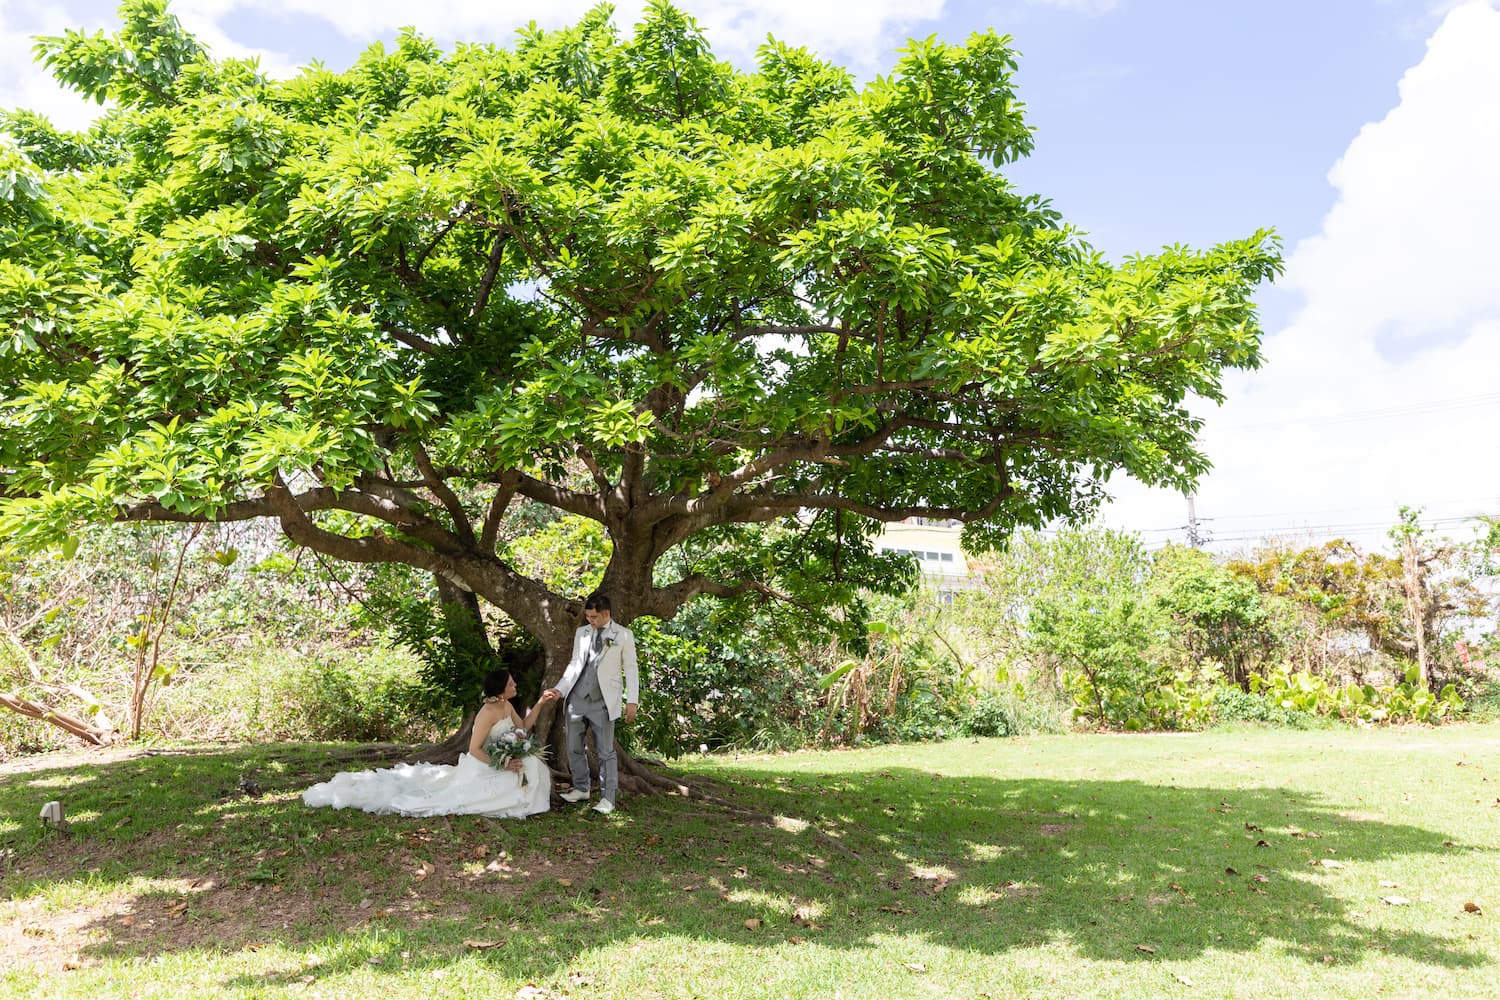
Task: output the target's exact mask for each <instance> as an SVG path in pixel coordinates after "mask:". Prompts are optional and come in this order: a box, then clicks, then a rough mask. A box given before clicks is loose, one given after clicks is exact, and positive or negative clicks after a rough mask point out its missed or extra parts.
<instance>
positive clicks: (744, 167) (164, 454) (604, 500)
mask: <svg viewBox="0 0 1500 1000" xmlns="http://www.w3.org/2000/svg"><path fill="white" fill-rule="evenodd" d="M121 19H122V27H121V30H120V31H119V32H118V34H115V35H104V34H97V35H85V34H80V33H71V32H70V33H68V34H65V35H63V36H60V37H55V38H46V39H42V40H41V41H40V42H39V46H38V49H39V53H40V56H41V58H42V59H43V60H44V61H45V62H46V63H47V64H48V65H50V66H51V68H52V69H53V71H54V73H55V74H56V75H57V77H58V78H59V79H60V80H62V81H64V82H65V83H67V84H68V85H70V86H72V87H73V88H75V89H77V90H79V91H81V92H82V93H84V94H86V95H89V96H91V97H95V98H97V99H99V100H100V101H101V102H108V110H107V111H106V112H105V114H104V115H103V117H102V118H101V119H100V121H99V122H98V123H97V124H96V125H95V126H93V127H92V129H91V130H90V131H89V132H88V133H86V134H64V133H60V132H58V131H56V130H54V129H53V128H52V127H51V126H50V125H49V124H48V123H47V122H46V121H45V120H43V119H41V118H39V117H37V116H35V115H32V114H29V113H24V112H17V113H13V114H11V115H9V116H8V117H7V118H6V121H5V124H6V131H7V132H8V134H9V135H10V137H11V140H12V141H11V142H10V143H9V144H7V145H5V146H4V147H3V149H0V159H3V162H0V394H3V396H0V529H3V532H4V535H5V537H6V538H8V539H11V540H16V541H21V542H23V543H26V544H48V543H52V542H56V541H58V540H60V539H63V538H65V537H66V536H67V535H68V534H69V533H71V532H75V531H77V530H79V526H81V525H84V524H87V523H90V522H101V521H109V520H140V521H227V520H235V519H246V518H271V519H275V520H276V521H277V522H279V524H280V526H281V528H282V530H283V531H284V532H285V534H286V536H287V537H288V538H290V539H291V540H292V541H294V542H296V543H297V544H300V545H303V546H308V547H311V548H313V549H316V550H318V551H319V552H322V553H324V554H326V555H327V556H331V557H334V558H337V559H344V560H353V561H358V562H392V563H404V564H407V565H409V566H413V567H417V568H419V569H421V570H425V571H428V572H430V573H433V574H436V575H437V576H438V577H439V578H441V579H443V580H446V581H449V582H450V583H451V584H453V585H454V586H456V587H457V588H458V589H459V590H460V591H463V592H468V593H472V594H475V595H478V596H479V597H480V598H482V599H483V600H484V601H487V602H490V603H491V604H493V605H496V606H498V607H499V608H501V609H502V610H503V611H504V613H505V614H506V615H508V616H509V617H510V618H512V619H513V620H515V621H516V622H517V623H519V625H520V626H522V627H523V628H524V629H525V630H526V631H528V632H529V633H531V634H532V635H533V636H535V637H537V638H538V639H539V640H540V641H541V642H542V643H543V644H544V645H545V647H546V649H547V651H548V654H549V666H548V670H549V673H550V674H551V675H552V676H556V673H557V672H558V671H559V670H560V669H561V668H562V666H563V661H564V659H565V657H566V652H567V649H568V641H569V635H570V633H571V631H572V629H573V628H574V626H575V625H576V624H577V612H578V602H577V595H576V594H570V593H567V592H565V591H564V590H559V589H558V588H556V587H554V586H551V585H549V584H548V583H547V582H546V581H544V580H542V579H538V578H537V577H536V576H535V575H528V574H527V573H525V572H523V571H522V570H521V569H519V568H518V566H517V560H515V559H513V558H512V557H511V553H510V550H509V547H508V545H507V543H506V542H505V539H504V538H503V537H502V536H503V533H502V532H501V530H500V525H501V524H502V522H503V519H504V518H505V516H506V512H507V511H508V510H509V509H511V508H512V507H513V505H516V504H518V503H522V502H525V501H531V502H534V503H539V504H543V505H546V506H548V507H551V508H554V509H555V510H556V511H558V512H561V513H563V514H567V515H573V516H576V517H581V518H585V519H590V520H592V521H595V522H598V523H599V524H600V525H602V526H603V529H604V532H605V533H606V535H607V537H608V542H609V544H610V547H611V548H610V556H609V562H608V565H607V567H606V568H605V571H604V575H603V587H604V588H605V589H606V590H607V591H608V592H609V593H610V594H611V595H612V596H613V598H614V601H615V607H616V612H617V614H618V616H619V617H620V618H622V619H624V620H626V621H629V620H631V619H634V618H635V617H637V616H640V615H651V616H655V617H658V618H662V619H666V618H670V617H671V616H672V615H673V614H674V613H675V612H676V611H677V610H678V609H679V608H681V607H682V606H683V605H684V603H686V602H688V601H691V600H693V599H694V598H697V597H699V596H702V595H709V596H716V597H720V598H734V597H737V596H744V595H755V594H766V593H769V592H771V591H776V590H778V587H792V588H795V589H798V591H799V593H800V599H802V600H804V601H807V602H808V603H816V602H817V600H818V594H819V592H820V589H821V588H827V587H833V586H841V585H846V584H849V585H852V583H857V582H860V576H861V574H863V577H864V579H865V580H878V579H880V578H882V576H881V575H882V574H883V573H884V572H885V571H886V570H888V569H889V567H886V568H885V570H883V569H882V568H881V567H880V566H879V565H878V561H877V560H873V559H871V558H869V546H868V539H869V537H870V535H871V533H872V532H873V531H874V530H875V528H877V527H878V524H879V523H880V522H883V521H890V520H896V519H902V518H908V517H913V516H922V517H932V518H956V519H958V520H960V521H962V522H964V523H965V525H966V540H967V543H968V544H969V545H970V546H972V547H986V546H990V545H993V544H996V543H999V542H1001V541H1002V540H1004V539H1005V538H1006V537H1007V536H1008V534H1009V533H1010V532H1011V531H1012V530H1013V529H1015V528H1016V527H1017V526H1020V525H1039V524H1042V523H1044V522H1048V521H1052V520H1054V519H1080V518H1083V517H1086V516H1087V515H1089V514H1090V512H1092V511H1093V510H1094V509H1095V508H1096V506H1097V505H1098V503H1099V502H1100V500H1101V499H1102V498H1103V497H1104V488H1105V484H1106V481H1107V480H1108V479H1109V477H1110V476H1111V475H1114V474H1118V473H1123V474H1127V475H1130V476H1133V477H1135V478H1137V479H1140V480H1143V481H1145V482H1147V483H1153V484H1160V485H1168V486H1173V487H1178V488H1187V487H1189V486H1191V485H1192V484H1193V482H1194V481H1195V480H1196V479H1197V477H1198V476H1199V475H1200V474H1201V473H1202V472H1203V471H1204V470H1205V468H1206V465H1207V463H1206V461H1205V459H1204V456H1203V455H1202V453H1201V452H1200V450H1199V449H1198V447H1197V445H1196V443H1195V433H1196V431H1197V430H1198V426H1199V424H1198V421H1197V420H1196V419H1195V418H1194V417H1193V416H1192V415H1191V414H1190V412H1189V410H1188V409H1187V405H1186V404H1187V402H1188V400H1189V398H1190V397H1193V396H1197V397H1200V398H1203V399H1208V400H1219V399H1220V398H1221V385H1222V377H1223V374H1224V372H1225V371H1226V370H1227V369H1232V368H1253V367H1255V366H1256V365H1257V364H1258V363H1259V360H1260V355H1259V339H1260V330H1259V328H1258V326H1257V322H1256V313H1255V308H1254V305H1253V303H1252V300H1251V294H1252V291H1253V290H1254V288H1255V287H1256V285H1257V284H1258V283H1260V282H1261V281H1263V280H1265V279H1267V278H1268V277H1269V276H1272V275H1273V274H1275V273H1276V272H1277V270H1278V269H1279V267H1280V258H1279V255H1278V251H1277V246H1276V243H1275V240H1274V238H1273V237H1271V236H1270V235H1269V234H1267V233H1256V234H1254V235H1253V236H1251V237H1250V238H1248V239H1244V240H1240V241H1237V242H1231V243H1226V244H1224V245H1222V246H1219V247H1216V248H1214V249H1211V250H1193V249H1189V248H1186V247H1172V248H1168V249H1165V250H1163V251H1162V252H1161V253H1159V254H1156V255H1153V256H1140V257H1132V258H1129V259H1127V260H1126V261H1124V262H1123V263H1121V264H1112V263H1110V262H1108V261H1106V260H1105V259H1104V258H1103V257H1102V256H1101V255H1100V254H1098V253H1096V252H1095V251H1094V250H1093V249H1091V248H1090V247H1089V246H1088V245H1087V244H1086V243H1085V242H1083V240H1082V239H1081V238H1080V237H1079V235H1078V234H1077V233H1075V232H1074V231H1072V230H1070V229H1069V228H1067V227H1066V226H1064V225H1063V224H1061V222H1060V221H1059V219H1058V217H1057V215H1056V213H1054V212H1053V211H1051V210H1050V209H1049V208H1048V206H1047V203H1046V202H1044V201H1042V200H1039V199H1038V198H1036V197H1032V196H1027V195H1024V194H1022V193H1019V192H1017V191H1016V190H1015V189H1014V188H1013V187H1012V186H1011V184H1010V183H1009V182H1008V181H1007V180H1006V178H1005V173H1004V166H1005V164H1006V163H1008V162H1011V161H1013V160H1015V159H1016V158H1017V157H1020V156H1023V155H1025V154H1026V153H1027V152H1029V150H1030V149H1031V144H1032V137H1031V132H1030V131H1029V129H1028V127H1027V125H1026V122H1025V120H1024V117H1023V114H1022V105H1021V104H1020V103H1019V101H1018V100H1017V98H1016V94H1015V91H1014V89H1013V85H1012V73H1013V71H1014V69H1015V66H1016V62H1015V55H1014V53H1013V52H1012V50H1011V49H1010V48H1009V46H1008V40H1007V39H1006V38H1004V37H1002V36H999V35H996V34H994V33H986V34H976V35H974V36H972V37H971V38H970V39H969V40H968V42H967V43H966V44H964V45H947V44H943V43H940V42H937V41H935V40H928V41H920V42H913V43H911V45H910V46H909V48H908V49H906V50H905V52H904V54H903V56H902V58H901V60H900V62H899V63H898V64H897V66H896V67H895V68H894V70H893V71H892V72H891V73H890V74H889V75H888V76H885V77H882V78H880V79H878V80H876V81H875V82H873V83H870V84H867V85H865V86H862V87H861V86H859V85H857V84H856V82H855V81H854V80H853V78H852V77H851V76H850V75H849V74H848V73H847V72H846V71H844V70H843V69H840V68H838V67H836V66H832V65H830V64H828V63H826V62H823V61H821V60H819V59H817V58H816V57H815V56H813V55H812V54H810V53H808V52H807V51H805V50H801V49H797V48H792V47H789V46H786V45H783V44H781V43H777V42H768V43H767V44H766V45H765V46H764V47H763V48H762V49H761V50H760V52H759V56H758V63H757V68H756V69H755V70H754V71H753V72H742V71H739V70H737V69H735V68H733V67H731V66H729V65H727V64H726V63H723V62H720V61H717V60H716V59H715V58H714V57H713V55H712V53H711V52H710V50H709V48H708V46H707V45H706V43H705V41H704V38H703V36H702V35H701V34H700V32H699V30H698V29H697V27H696V26H695V24H694V22H693V21H692V20H691V18H689V17H688V16H686V15H685V14H683V13H682V12H680V11H678V10H677V9H675V8H673V7H671V6H668V5H666V4H664V3H653V4H652V5H651V6H650V8H649V10H648V12H647V14H646V15H645V18H644V20H643V21H642V23H641V24H639V25H638V26H637V27H636V29H635V32H634V34H633V35H630V36H628V37H626V36H622V35H621V33H620V32H619V31H618V30H617V29H616V28H615V27H614V26H613V24H612V23H611V20H610V14H609V10H608V8H607V7H600V8H598V9H596V10H595V11H593V12H592V13H590V14H589V15H587V16H586V17H585V18H584V19H583V20H582V21H581V22H580V23H579V24H577V25H576V26H575V27H572V28H570V29H567V30H562V31H551V32H544V31H541V30H539V29H536V28H528V29H525V30H523V31H522V32H521V33H520V35H519V37H518V38H517V39H516V40H515V42H514V43H513V44H512V45H511V47H509V48H501V47H496V46H492V45H468V44H466V45H460V46H458V47H457V48H456V49H454V50H453V51H451V52H444V51H442V50H441V49H439V47H437V46H436V45H434V44H433V43H432V42H430V41H428V40H426V39H424V38H421V37H419V36H417V35H415V34H413V33H410V32H407V33H403V34H402V35H401V37H400V38H399V40H398V41H397V43H396V44H395V46H394V48H385V47H382V46H379V45H377V46H374V47H372V48H370V49H369V50H368V51H367V52H365V54H364V55H363V56H362V57H361V58H360V59H359V61H358V62H357V63H356V64H355V65H354V66H352V67H351V68H349V69H348V70H347V71H344V72H334V71H332V70H329V69H327V68H325V67H323V66H321V65H313V66H310V67H308V68H307V69H306V70H304V71H303V72H301V73H300V75H298V76H296V77H294V78H293V79H290V80H273V79H270V78H268V77H267V76H265V75H264V74H263V73H261V72H260V71H259V70H258V69H257V68H256V66H255V65H254V64H252V63H248V62H243V61H236V60H219V59H214V58H212V57H211V56H210V55H209V54H208V53H206V52H205V51H204V50H203V48H202V47H201V46H200V45H199V44H198V43H197V42H196V41H194V40H193V39H192V38H191V37H189V36H188V35H186V34H185V33H184V32H183V30H182V29H181V27H180V26H179V24H178V23H177V21H176V20H175V19H174V18H173V17H172V16H171V15H170V13H169V12H168V11H167V10H166V7H165V4H164V3H163V2H161V0H127V2H126V3H125V4H124V6H123V7H122V8H121ZM1100 169H1102V170H1107V169H1108V161H1107V157H1101V161H1100ZM773 522H775V523H778V524H780V525H781V526H783V528H784V529H785V530H778V531H774V532H769V533H759V534H757V533H747V532H746V531H745V530H744V526H746V525H755V524H770V523H773ZM861 546H863V551H864V554H865V558H856V557H855V556H856V555H857V554H858V553H859V551H860V549H861ZM684 552H692V553H698V554H697V555H694V556H693V557H691V558H684V557H682V554H683V553H684ZM669 553H671V554H672V556H673V557H672V558H671V559H668V558H666V557H667V556H668V554H669ZM851 553H853V554H851ZM775 581H781V582H780V583H779V584H777V583H775ZM778 592H780V591H778ZM786 596H792V597H798V594H787V595H786Z"/></svg>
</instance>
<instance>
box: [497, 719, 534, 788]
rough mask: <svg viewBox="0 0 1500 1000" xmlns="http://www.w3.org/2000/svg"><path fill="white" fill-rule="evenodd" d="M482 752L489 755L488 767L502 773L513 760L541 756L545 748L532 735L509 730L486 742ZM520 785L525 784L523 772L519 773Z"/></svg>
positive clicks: (524, 731) (521, 730) (521, 731)
mask: <svg viewBox="0 0 1500 1000" xmlns="http://www.w3.org/2000/svg"><path fill="white" fill-rule="evenodd" d="M484 752H485V753H487V754H489V757H490V767H493V768H494V769H495V770H497V771H503V770H505V769H506V765H507V764H509V763H510V762H511V761H513V760H525V759H526V758H527V757H540V756H542V754H543V753H544V752H545V748H544V747H543V746H541V745H540V744H539V743H538V742H537V738H536V736H535V735H534V734H532V733H528V732H527V731H526V730H524V729H510V730H507V731H505V732H503V733H501V734H500V735H499V736H498V737H496V738H494V739H492V740H490V741H488V742H487V743H486V744H485V745H484ZM521 784H522V785H525V784H526V772H525V771H522V772H521Z"/></svg>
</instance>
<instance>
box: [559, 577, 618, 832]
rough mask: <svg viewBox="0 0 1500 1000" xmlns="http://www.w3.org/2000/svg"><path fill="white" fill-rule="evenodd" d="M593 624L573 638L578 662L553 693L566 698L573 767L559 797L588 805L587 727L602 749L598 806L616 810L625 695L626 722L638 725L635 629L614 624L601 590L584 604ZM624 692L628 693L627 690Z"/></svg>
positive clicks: (606, 810)
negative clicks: (618, 725)
mask: <svg viewBox="0 0 1500 1000" xmlns="http://www.w3.org/2000/svg"><path fill="white" fill-rule="evenodd" d="M583 617H584V618H585V619H586V620H587V621H588V624H587V625H584V626H583V627H581V628H580V629H579V630H578V631H577V632H576V633H575V634H574V636H573V658H572V659H571V660H569V661H568V669H566V670H564V671H563V675H562V679H561V680H560V681H558V682H557V687H555V688H552V689H551V690H550V691H548V692H547V693H548V694H551V695H554V696H556V697H558V698H566V699H567V701H566V703H565V704H566V706H567V716H566V718H567V729H568V767H569V768H570V769H571V770H572V772H573V787H572V788H571V789H570V790H568V791H566V792H563V793H562V795H561V796H560V797H561V798H562V800H563V801H564V802H583V801H586V800H587V799H588V797H589V758H588V754H587V753H586V752H585V751H584V746H583V734H584V730H585V729H592V730H593V731H594V748H595V749H596V750H598V751H599V783H600V784H601V785H603V786H604V787H603V788H602V789H601V790H600V797H599V802H598V803H597V804H596V805H595V806H594V811H595V812H600V813H606V814H608V813H612V812H614V811H615V793H616V792H618V791H619V787H620V774H619V765H618V763H617V762H616V760H615V720H616V719H618V718H620V715H621V711H620V708H621V705H620V702H621V696H622V694H623V696H624V703H625V704H624V713H623V714H624V716H625V721H626V722H634V721H635V711H636V696H637V691H638V688H639V685H640V676H639V674H638V672H637V670H636V664H635V636H633V635H631V634H630V629H628V628H626V627H625V626H624V625H621V624H619V623H617V622H614V621H611V620H610V612H609V598H608V597H607V596H606V595H604V594H601V593H599V592H597V591H595V592H594V593H592V594H590V595H589V597H588V599H587V600H586V601H584V602H583ZM622 688H623V691H622Z"/></svg>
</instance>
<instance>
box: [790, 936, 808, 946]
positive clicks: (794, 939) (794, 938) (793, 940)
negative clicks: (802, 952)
mask: <svg viewBox="0 0 1500 1000" xmlns="http://www.w3.org/2000/svg"><path fill="white" fill-rule="evenodd" d="M806 940H807V938H805V937H798V936H797V935H795V934H793V935H792V936H791V937H789V938H787V939H786V941H787V944H801V943H802V942H804V941H806Z"/></svg>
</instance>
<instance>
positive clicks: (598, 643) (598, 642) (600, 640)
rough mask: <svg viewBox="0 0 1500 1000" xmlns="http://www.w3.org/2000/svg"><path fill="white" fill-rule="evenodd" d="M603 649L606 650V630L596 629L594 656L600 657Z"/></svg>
mask: <svg viewBox="0 0 1500 1000" xmlns="http://www.w3.org/2000/svg"><path fill="white" fill-rule="evenodd" d="M603 649H604V630H603V629H602V628H596V629H594V645H593V652H594V655H595V656H598V655H599V653H600V652H601V651H602V650H603Z"/></svg>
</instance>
